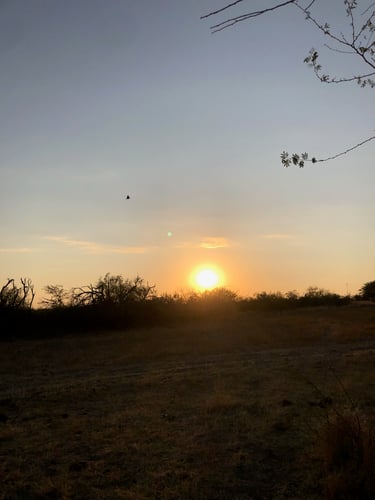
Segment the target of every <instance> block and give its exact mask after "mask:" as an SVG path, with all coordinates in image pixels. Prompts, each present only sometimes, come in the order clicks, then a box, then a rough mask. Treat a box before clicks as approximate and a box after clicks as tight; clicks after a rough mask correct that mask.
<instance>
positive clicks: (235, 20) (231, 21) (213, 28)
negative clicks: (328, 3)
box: [201, 0, 296, 33]
mask: <svg viewBox="0 0 375 500" xmlns="http://www.w3.org/2000/svg"><path fill="white" fill-rule="evenodd" d="M241 1H242V0H239V1H237V2H234V3H232V4H228V5H226V6H225V7H223V8H222V9H219V10H218V11H216V12H209V13H208V14H206V15H204V16H202V17H201V19H205V18H207V17H210V16H213V15H216V14H218V13H219V12H223V11H224V10H226V9H229V8H230V7H232V6H233V5H236V4H238V3H240V2H241ZM295 2H296V0H287V1H286V2H282V3H280V4H278V5H274V6H273V7H269V8H268V9H263V10H258V11H254V12H249V13H248V14H243V15H241V16H236V17H232V18H230V19H227V20H225V21H222V22H221V23H218V24H214V25H213V26H210V29H211V32H212V33H217V32H218V31H222V30H224V29H226V28H229V27H230V26H233V25H234V24H236V23H239V22H241V21H246V20H247V19H251V18H252V17H258V16H262V15H263V14H266V13H267V12H272V11H274V10H276V9H279V8H281V7H285V6H286V5H288V4H295Z"/></svg>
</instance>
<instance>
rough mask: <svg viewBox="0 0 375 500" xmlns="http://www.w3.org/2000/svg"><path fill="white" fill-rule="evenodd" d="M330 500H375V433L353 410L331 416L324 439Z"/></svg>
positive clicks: (325, 481) (327, 490)
mask: <svg viewBox="0 0 375 500" xmlns="http://www.w3.org/2000/svg"><path fill="white" fill-rule="evenodd" d="M320 452H321V455H322V458H323V463H324V480H323V486H324V492H325V496H326V498H327V499H330V500H338V499H349V498H361V499H364V500H365V499H373V498H375V433H374V431H373V429H372V428H371V426H370V425H369V423H368V422H367V421H366V419H365V418H364V417H361V416H360V415H359V414H358V413H357V412H355V411H353V410H351V411H348V412H347V413H339V412H333V413H332V414H331V415H329V416H328V418H327V422H326V424H325V426H324V429H323V433H322V434H321V440H320Z"/></svg>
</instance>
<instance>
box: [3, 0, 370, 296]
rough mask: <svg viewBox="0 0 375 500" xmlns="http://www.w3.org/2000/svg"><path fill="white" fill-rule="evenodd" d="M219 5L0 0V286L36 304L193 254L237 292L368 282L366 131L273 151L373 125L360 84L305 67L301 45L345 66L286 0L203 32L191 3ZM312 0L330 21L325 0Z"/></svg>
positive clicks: (182, 271) (172, 273)
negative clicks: (10, 281) (302, 156)
mask: <svg viewBox="0 0 375 500" xmlns="http://www.w3.org/2000/svg"><path fill="white" fill-rule="evenodd" d="M225 3H226V2H225V1H219V0H203V1H202V0H189V1H182V0H177V1H176V0H137V1H132V2H131V1H128V0H64V1H60V0H48V1H47V0H1V1H0V65H1V66H0V68H1V71H0V227H1V233H0V280H1V282H2V283H3V282H4V280H5V279H6V278H8V277H12V278H16V279H17V280H18V279H19V278H20V277H21V276H22V277H24V276H25V277H29V278H31V279H32V281H33V282H34V284H35V287H36V290H37V293H38V296H37V299H39V300H40V299H41V298H42V296H43V292H42V289H43V287H44V286H45V285H48V284H60V285H63V286H64V287H65V288H67V289H69V288H70V287H75V286H82V285H87V284H89V283H94V282H95V281H96V280H97V279H98V278H100V277H101V276H104V275H105V274H106V273H107V272H109V273H111V274H121V275H122V276H124V277H126V278H133V277H135V276H136V275H140V276H141V277H142V278H144V279H145V280H146V281H148V282H149V283H151V284H155V285H156V288H157V290H158V292H160V293H163V292H175V291H176V292H179V291H182V290H187V289H189V288H190V287H191V286H192V282H191V275H192V273H193V272H194V271H195V270H196V269H197V268H202V267H210V266H213V267H214V268H216V269H218V270H219V271H220V272H221V282H220V284H221V285H223V286H226V287H228V288H230V289H231V290H233V291H235V292H238V293H240V294H241V295H252V294H254V293H256V292H260V291H263V290H264V291H268V292H271V291H277V290H278V291H281V292H286V291H289V290H297V291H298V292H303V291H304V290H305V289H306V288H307V287H309V286H319V287H322V288H326V289H328V290H331V291H334V292H337V293H340V294H345V293H347V292H348V291H349V292H350V293H356V292H357V291H358V288H360V287H361V286H362V285H363V283H365V282H366V281H371V280H374V279H375V259H374V256H375V229H374V227H375V225H374V222H375V196H374V186H375V168H374V151H375V141H374V142H373V143H371V142H370V143H368V144H366V145H365V146H363V147H362V148H360V149H357V150H356V151H354V152H352V153H351V154H349V155H345V156H344V157H342V158H339V159H337V160H334V161H331V162H327V163H318V164H316V165H312V164H307V165H306V167H305V168H304V169H298V168H295V167H294V168H292V167H291V168H289V169H285V168H283V167H282V166H281V163H280V153H281V152H282V151H283V150H287V151H290V152H294V151H296V152H299V153H301V152H304V151H307V152H309V153H310V155H311V156H316V157H318V158H319V157H321V158H324V157H326V156H330V155H332V154H335V153H338V152H340V151H342V150H345V149H346V148H348V147H350V146H353V145H354V144H356V143H358V142H360V141H362V140H363V139H365V138H367V137H369V136H371V135H374V128H375V122H374V96H375V93H374V92H375V89H370V88H365V89H360V88H359V86H357V85H356V84H346V85H326V84H322V83H320V82H319V81H318V80H317V79H316V78H315V77H314V74H313V72H312V70H311V69H309V68H308V67H307V66H306V65H305V64H304V63H303V59H304V58H305V56H306V55H307V54H308V51H309V50H310V48H311V47H315V48H316V49H318V50H320V49H322V55H321V59H322V64H324V63H326V66H327V71H328V70H330V71H331V73H333V74H337V75H338V76H341V74H342V72H344V73H345V74H346V75H349V76H351V75H352V74H355V73H357V70H358V65H357V61H356V58H355V57H354V56H348V55H343V54H339V53H337V52H332V51H331V52H330V51H327V50H326V49H324V48H323V44H324V42H325V41H326V40H324V38H323V37H322V36H320V35H319V34H318V33H317V31H316V29H314V28H313V26H311V25H309V23H307V22H306V21H305V20H304V18H303V15H301V13H299V12H298V11H297V9H295V8H290V7H288V8H286V9H284V10H280V11H278V12H275V13H274V14H269V15H267V16H264V17H262V18H258V19H254V20H252V21H247V22H243V23H240V24H238V25H237V26H234V27H233V28H230V29H227V30H225V31H223V32H221V33H218V34H215V35H212V34H211V33H210V29H209V26H210V24H212V21H211V20H200V16H201V15H203V14H205V13H206V12H208V11H210V10H212V9H215V8H219V7H221V6H223V5H225ZM274 3H275V2H274V1H273V0H270V1H269V2H268V3H267V5H273V4H274ZM325 3H327V2H317V8H316V9H315V11H314V12H316V15H317V16H318V17H319V18H320V19H323V20H327V21H328V22H329V23H330V24H331V25H332V26H338V28H339V30H340V29H341V28H342V27H343V26H344V25H343V24H342V23H341V22H342V21H345V16H344V15H343V12H344V6H343V1H342V0H335V1H332V2H329V6H328V7H327V6H324V4H325ZM265 4H266V2H265V1H264V0H262V1H259V2H256V1H253V2H244V3H243V4H242V6H241V5H239V6H238V7H237V8H236V9H235V10H233V11H230V12H229V15H230V16H232V15H234V14H239V13H242V12H246V11H248V10H249V9H251V10H252V9H254V10H255V9H257V8H258V7H259V6H260V5H262V6H264V5H265ZM359 4H361V5H363V6H364V8H365V7H367V6H368V4H369V2H359ZM320 5H322V6H321V7H320ZM362 10H364V9H362ZM223 18H224V15H222V16H219V17H218V18H217V20H221V19H223ZM213 21H215V19H214V20H213ZM126 195H130V199H129V200H127V199H126Z"/></svg>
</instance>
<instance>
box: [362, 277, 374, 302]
mask: <svg viewBox="0 0 375 500" xmlns="http://www.w3.org/2000/svg"><path fill="white" fill-rule="evenodd" d="M359 292H360V296H361V298H362V299H363V300H375V281H368V282H367V283H365V284H364V285H363V286H362V287H361V288H360V290H359Z"/></svg>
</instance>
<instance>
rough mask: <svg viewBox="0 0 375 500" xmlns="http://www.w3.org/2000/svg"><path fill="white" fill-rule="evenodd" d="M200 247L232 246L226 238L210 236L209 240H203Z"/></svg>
mask: <svg viewBox="0 0 375 500" xmlns="http://www.w3.org/2000/svg"><path fill="white" fill-rule="evenodd" d="M199 246H200V247H201V248H228V247H229V246H231V245H230V243H229V241H228V240H227V239H226V238H223V237H211V236H210V237H207V238H203V240H202V241H201V242H200V244H199Z"/></svg>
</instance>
